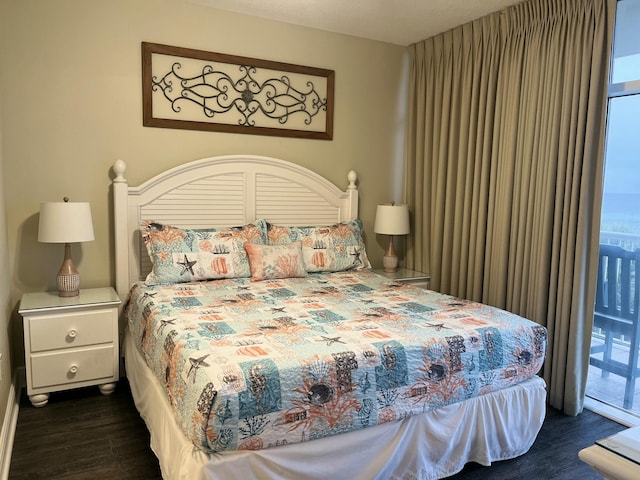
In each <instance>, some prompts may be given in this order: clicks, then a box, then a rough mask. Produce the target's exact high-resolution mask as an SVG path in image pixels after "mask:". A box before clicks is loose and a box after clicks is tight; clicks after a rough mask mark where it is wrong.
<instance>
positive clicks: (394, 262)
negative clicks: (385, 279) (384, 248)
mask: <svg viewBox="0 0 640 480" xmlns="http://www.w3.org/2000/svg"><path fill="white" fill-rule="evenodd" d="M382 266H383V268H384V271H385V272H387V273H394V272H397V271H398V257H397V256H395V257H388V256H386V255H385V256H384V257H382Z"/></svg>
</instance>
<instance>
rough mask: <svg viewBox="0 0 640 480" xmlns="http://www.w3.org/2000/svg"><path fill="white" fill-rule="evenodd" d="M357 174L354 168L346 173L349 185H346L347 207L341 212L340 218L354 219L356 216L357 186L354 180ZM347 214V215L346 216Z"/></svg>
mask: <svg viewBox="0 0 640 480" xmlns="http://www.w3.org/2000/svg"><path fill="white" fill-rule="evenodd" d="M357 179H358V175H357V174H356V172H355V170H350V171H349V173H348V174H347V180H349V186H348V187H347V203H346V205H347V208H345V209H344V210H345V212H344V213H343V214H342V215H343V218H341V220H343V221H344V220H354V219H356V218H358V187H357V186H356V180H357ZM347 215H348V217H347Z"/></svg>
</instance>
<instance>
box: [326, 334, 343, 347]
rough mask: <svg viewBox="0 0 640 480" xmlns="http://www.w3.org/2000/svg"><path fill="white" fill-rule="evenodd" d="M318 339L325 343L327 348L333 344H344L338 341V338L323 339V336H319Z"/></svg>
mask: <svg viewBox="0 0 640 480" xmlns="http://www.w3.org/2000/svg"><path fill="white" fill-rule="evenodd" d="M320 338H322V339H323V340H324V341H326V342H327V347H330V346H331V345H333V344H334V343H344V342H343V341H342V340H340V337H325V336H324V335H320Z"/></svg>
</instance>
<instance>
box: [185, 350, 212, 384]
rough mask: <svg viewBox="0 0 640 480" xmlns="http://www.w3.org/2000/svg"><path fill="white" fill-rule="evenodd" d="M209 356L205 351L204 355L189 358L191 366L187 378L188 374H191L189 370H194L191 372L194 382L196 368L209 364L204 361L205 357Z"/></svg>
mask: <svg viewBox="0 0 640 480" xmlns="http://www.w3.org/2000/svg"><path fill="white" fill-rule="evenodd" d="M208 356H209V354H208V353H207V354H206V355H203V356H202V357H200V358H189V362H190V363H191V366H190V367H189V371H188V372H187V378H189V375H191V372H194V374H193V382H194V383H195V381H196V375H195V374H196V373H197V371H198V369H199V368H200V367H208V366H209V364H208V363H207V362H205V361H204V359H205V358H207V357H208Z"/></svg>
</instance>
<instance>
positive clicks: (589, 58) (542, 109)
mask: <svg viewBox="0 0 640 480" xmlns="http://www.w3.org/2000/svg"><path fill="white" fill-rule="evenodd" d="M614 14H615V0H533V1H528V2H525V3H522V4H519V5H516V6H514V7H511V8H508V9H505V10H503V11H501V12H498V13H496V14H493V15H490V16H487V17H485V18H482V19H479V20H477V21H475V22H473V23H470V24H466V25H463V26H461V27H458V28H456V29H454V30H451V31H448V32H446V33H444V34H442V35H439V36H437V37H434V38H430V39H428V40H425V41H423V42H419V43H417V44H415V45H412V46H411V47H410V55H411V73H410V82H411V84H410V98H409V103H410V105H409V116H410V118H409V125H410V128H409V132H408V136H407V169H406V172H407V174H406V185H405V191H406V195H407V198H406V200H407V203H408V204H409V206H410V208H411V211H412V212H413V232H412V235H411V236H409V238H408V242H407V264H408V266H409V267H414V268H417V269H420V270H423V271H427V272H429V273H430V274H431V285H432V288H434V289H436V290H440V291H442V292H445V293H451V294H453V295H457V296H460V297H463V298H468V299H472V300H477V301H482V302H484V303H488V304H490V305H495V306H498V307H500V308H504V309H507V310H509V311H512V312H514V313H517V314H519V315H522V316H524V317H527V318H529V319H532V320H534V321H536V322H538V323H540V324H542V325H545V326H546V327H547V329H548V333H549V339H548V340H549V341H548V355H547V361H546V362H545V366H544V370H543V376H544V378H545V380H546V381H547V384H548V390H549V397H550V404H551V405H552V406H554V407H556V408H560V409H563V410H564V411H565V412H566V413H568V414H572V415H575V414H578V413H580V412H581V411H582V406H583V400H584V389H585V384H586V376H587V368H588V353H589V343H590V335H591V327H592V322H593V304H594V295H595V293H594V292H595V278H596V273H597V254H598V237H599V215H600V205H601V199H602V175H603V165H604V132H605V121H606V100H607V84H608V62H609V56H610V55H609V52H610V48H611V41H612V32H613V18H614Z"/></svg>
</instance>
